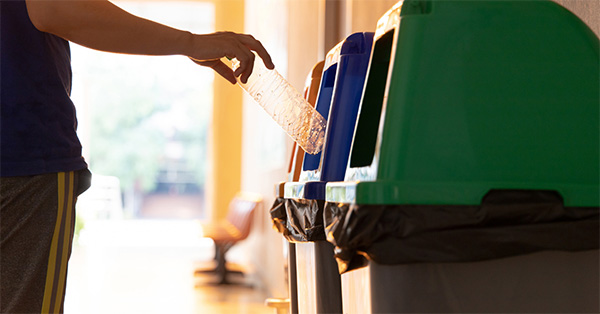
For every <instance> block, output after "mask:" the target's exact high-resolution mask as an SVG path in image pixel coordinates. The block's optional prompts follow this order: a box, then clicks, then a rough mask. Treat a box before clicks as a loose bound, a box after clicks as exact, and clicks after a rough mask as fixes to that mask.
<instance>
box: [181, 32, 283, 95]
mask: <svg viewBox="0 0 600 314" xmlns="http://www.w3.org/2000/svg"><path fill="white" fill-rule="evenodd" d="M253 51H254V52H256V54H258V56H259V57H260V58H261V59H262V60H263V63H264V64H265V66H266V67H267V68H268V69H273V68H275V65H273V61H271V56H270V55H269V53H268V52H267V50H266V49H265V48H264V47H263V45H262V44H261V43H260V41H258V40H256V39H255V38H254V37H252V35H246V34H237V33H233V32H217V33H213V34H206V35H194V36H193V43H192V50H191V52H190V54H189V58H190V59H192V61H194V62H195V63H197V64H199V65H202V66H207V67H210V68H212V69H213V70H214V71H215V72H217V73H218V74H219V75H221V76H222V77H224V78H225V79H226V80H228V81H229V82H231V83H232V84H235V83H236V82H237V81H236V79H235V78H236V77H238V76H239V77H240V81H241V82H242V83H246V82H247V81H248V77H250V74H252V69H253V67H254V53H253ZM223 57H226V58H228V59H233V58H235V59H237V60H238V61H239V62H240V67H239V68H237V69H236V70H235V72H233V70H231V68H230V67H229V66H227V65H226V64H225V63H223V62H222V61H221V58H223Z"/></svg>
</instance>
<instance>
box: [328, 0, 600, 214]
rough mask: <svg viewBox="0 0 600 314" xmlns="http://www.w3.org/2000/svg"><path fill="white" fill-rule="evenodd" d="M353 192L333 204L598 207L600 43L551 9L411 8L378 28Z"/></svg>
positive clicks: (335, 195)
mask: <svg viewBox="0 0 600 314" xmlns="http://www.w3.org/2000/svg"><path fill="white" fill-rule="evenodd" d="M374 45H375V46H374V49H373V53H372V57H371V63H370V68H369V73H368V78H367V82H366V86H365V91H364V93H363V99H362V103H361V109H360V114H359V119H358V122H357V127H356V131H355V135H354V142H353V148H352V152H351V157H350V162H349V165H348V167H349V169H348V171H347V172H346V173H347V175H346V179H345V180H346V181H345V182H336V183H329V184H328V186H327V200H328V201H332V202H343V203H355V204H433V205H435V204H448V205H476V204H479V203H480V202H481V199H482V197H483V196H484V195H485V194H486V193H487V192H488V191H489V190H490V189H535V190H540V189H543V190H556V191H558V192H559V193H560V194H561V195H562V197H563V198H564V205H565V206H599V205H600V185H599V182H600V178H599V174H600V169H599V164H600V156H599V143H600V126H599V117H600V112H599V107H600V98H599V97H600V92H599V89H600V81H599V80H600V74H599V69H600V64H599V59H600V56H599V51H598V49H599V41H598V38H597V37H596V36H595V35H594V33H593V32H592V31H591V30H590V29H589V28H588V27H587V26H586V25H585V24H584V23H583V22H582V21H581V20H580V19H579V18H577V17H576V16H575V15H573V14H572V13H571V12H569V11H568V10H566V9H565V8H563V7H561V6H560V5H558V4H556V3H554V2H551V1H431V0H428V1H426V0H422V1H404V2H399V3H398V4H397V5H396V6H394V7H393V8H392V9H391V10H390V11H388V13H387V14H386V15H384V16H383V17H382V18H381V19H380V21H379V24H378V27H377V31H376V33H375V43H374Z"/></svg>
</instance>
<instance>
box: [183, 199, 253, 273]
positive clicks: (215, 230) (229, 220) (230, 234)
mask: <svg viewBox="0 0 600 314" xmlns="http://www.w3.org/2000/svg"><path fill="white" fill-rule="evenodd" d="M260 204H262V197H261V196H260V195H257V194H252V193H242V192H240V193H238V194H237V195H236V196H235V197H234V198H233V199H232V200H231V202H230V203H229V212H228V214H227V217H226V218H225V219H223V220H219V221H214V222H201V228H202V234H203V236H204V237H206V238H210V239H212V240H213V242H214V244H215V261H216V264H217V265H216V267H215V268H214V269H211V270H196V271H195V274H202V273H215V274H216V275H217V276H218V281H217V284H229V283H230V282H229V281H228V279H227V278H228V274H231V273H237V274H242V272H241V271H234V270H230V269H228V268H227V267H226V259H225V254H226V253H227V251H229V249H231V248H232V247H233V246H234V245H235V244H236V243H238V242H240V241H242V240H244V239H246V238H247V237H248V235H249V234H250V230H251V227H252V220H253V214H254V211H255V209H256V208H257V207H258V206H259V205H260Z"/></svg>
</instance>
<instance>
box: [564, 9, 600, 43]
mask: <svg viewBox="0 0 600 314" xmlns="http://www.w3.org/2000/svg"><path fill="white" fill-rule="evenodd" d="M554 1H555V2H557V3H559V4H561V5H562V6H564V7H565V8H567V9H569V10H570V11H571V12H573V13H574V14H575V15H577V16H578V17H579V18H580V19H581V20H583V21H584V22H585V23H586V24H587V25H588V26H589V27H590V28H591V29H592V31H594V33H596V36H598V37H600V0H554Z"/></svg>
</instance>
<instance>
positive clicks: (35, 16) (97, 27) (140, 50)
mask: <svg viewBox="0 0 600 314" xmlns="http://www.w3.org/2000/svg"><path fill="white" fill-rule="evenodd" d="M26 2H27V11H28V13H29V18H30V20H31V22H32V23H33V25H34V26H35V27H36V28H37V29H38V30H40V31H43V32H48V33H52V34H55V35H57V36H60V37H62V38H64V39H67V40H69V41H72V42H74V43H77V44H80V45H83V46H86V47H89V48H94V49H98V50H103V51H109V52H120V53H129V54H144V55H173V54H180V55H185V56H188V57H190V58H192V59H193V60H194V61H195V62H196V63H198V64H200V65H203V66H208V67H211V68H212V69H213V70H215V71H216V72H217V73H219V74H220V75H221V76H223V77H224V78H225V79H227V80H228V81H230V82H231V83H233V84H235V83H236V79H235V77H236V76H239V77H240V80H241V81H242V82H246V81H247V79H248V77H249V76H250V74H251V73H252V67H253V64H254V54H253V53H252V51H255V52H256V53H257V54H258V55H259V56H260V57H261V58H262V59H263V61H264V63H265V65H266V66H267V67H268V68H270V69H272V68H274V65H273V62H272V61H271V57H270V56H269V54H268V53H267V51H266V50H265V48H264V47H263V46H262V44H261V43H260V42H259V41H258V40H256V39H254V37H252V36H250V35H245V34H236V33H232V32H219V33H213V34H203V35H197V34H192V33H190V32H186V31H182V30H178V29H174V28H171V27H168V26H165V25H162V24H159V23H156V22H153V21H150V20H147V19H143V18H140V17H137V16H134V15H132V14H130V13H128V12H126V11H124V10H122V9H121V8H119V7H117V6H115V5H114V4H112V3H111V2H110V1H108V0H26ZM223 57H228V58H230V59H233V58H236V59H238V60H239V61H240V64H241V66H240V67H239V68H238V69H237V70H236V72H235V73H233V72H232V71H231V69H230V68H229V67H228V66H227V65H225V64H224V63H222V62H221V61H220V59H221V58H223Z"/></svg>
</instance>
